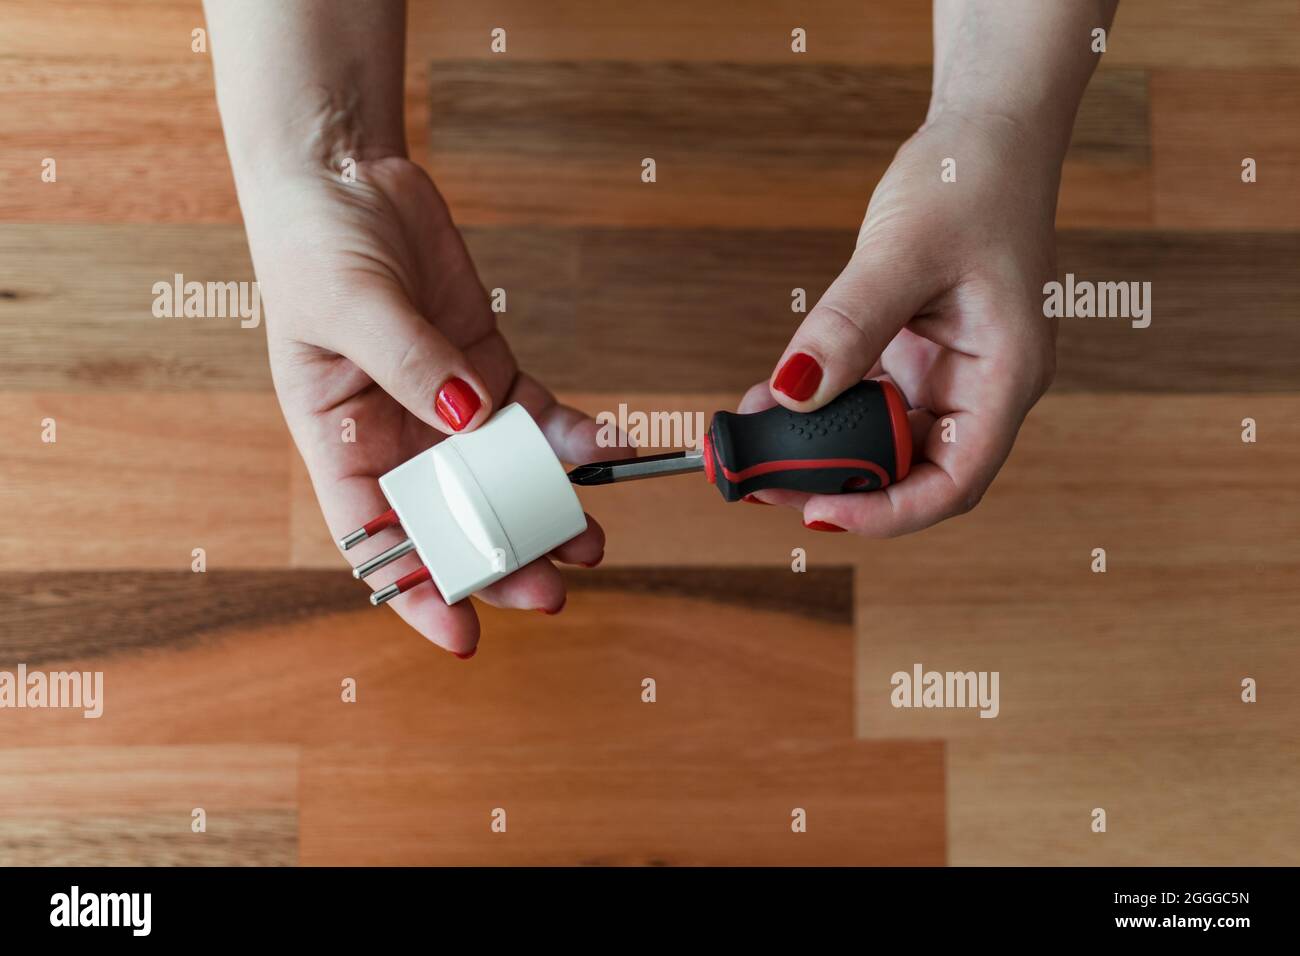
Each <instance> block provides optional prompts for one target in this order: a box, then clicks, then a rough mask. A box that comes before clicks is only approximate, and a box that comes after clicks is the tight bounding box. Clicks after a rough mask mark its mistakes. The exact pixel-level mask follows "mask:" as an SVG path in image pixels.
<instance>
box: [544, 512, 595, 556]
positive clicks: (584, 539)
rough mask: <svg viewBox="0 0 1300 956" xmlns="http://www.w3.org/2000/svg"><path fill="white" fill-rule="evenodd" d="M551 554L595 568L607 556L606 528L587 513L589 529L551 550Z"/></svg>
mask: <svg viewBox="0 0 1300 956" xmlns="http://www.w3.org/2000/svg"><path fill="white" fill-rule="evenodd" d="M551 556H552V557H553V558H555V560H557V561H563V562H564V563H565V564H580V565H582V566H583V567H584V568H594V567H595V566H596V565H598V564H600V560H601V558H603V557H604V556H605V529H604V528H602V527H601V526H600V525H598V524H597V523H596V519H595V518H593V517H592V516H591V515H587V530H586V531H584V532H582V534H580V535H578V536H577V537H576V538H570V539H569V540H568V541H566V542H564V544H562V545H560V546H559V547H558V548H556V549H555V550H554V551H552V552H551Z"/></svg>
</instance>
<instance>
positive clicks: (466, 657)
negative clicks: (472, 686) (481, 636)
mask: <svg viewBox="0 0 1300 956" xmlns="http://www.w3.org/2000/svg"><path fill="white" fill-rule="evenodd" d="M452 653H453V654H455V655H456V656H457V657H459V658H460V659H461V660H462V661H467V660H469V659H470V658H471V657H473V656H474V655H475V654H477V653H478V645H477V644H475V645H474V646H473V647H472V648H471V649H470V650H468V651H466V652H465V653H464V654H456V652H455V651H452Z"/></svg>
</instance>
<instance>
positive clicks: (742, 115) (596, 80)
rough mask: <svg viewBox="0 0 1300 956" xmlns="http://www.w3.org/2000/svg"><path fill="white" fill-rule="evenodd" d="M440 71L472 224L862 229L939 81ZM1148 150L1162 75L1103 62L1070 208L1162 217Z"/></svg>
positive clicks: (724, 72) (800, 74) (725, 73)
mask: <svg viewBox="0 0 1300 956" xmlns="http://www.w3.org/2000/svg"><path fill="white" fill-rule="evenodd" d="M430 84H431V96H432V100H433V102H432V107H431V118H432V122H433V127H432V130H431V133H430V135H431V143H432V146H431V148H432V154H431V160H430V162H431V164H432V168H433V174H434V177H435V179H437V180H438V182H439V184H440V185H441V187H442V189H443V191H444V193H445V194H446V195H447V197H448V201H449V203H450V205H451V207H452V210H453V213H454V214H455V215H456V217H457V219H458V221H460V222H462V223H466V224H499V223H516V224H534V223H546V224H556V223H563V224H599V225H655V226H679V227H682V226H711V227H712V226H717V227H726V228H739V227H759V228H835V227H839V228H852V229H855V230H856V228H857V226H858V225H859V224H860V222H861V219H862V214H863V212H864V210H865V208H866V201H867V199H868V198H869V197H870V195H871V191H872V189H873V188H874V185H875V183H876V181H877V180H878V179H879V177H880V176H881V175H882V174H883V173H884V171H885V169H886V168H887V167H888V165H889V163H890V161H891V160H892V159H893V156H894V153H895V151H896V150H897V148H898V147H899V145H900V144H901V143H902V142H903V141H904V140H905V139H907V137H908V136H910V135H911V134H912V133H913V132H915V130H916V129H917V127H919V126H920V124H921V122H922V121H923V120H924V118H925V113H926V106H927V103H928V101H929V95H930V76H929V71H928V70H927V69H924V68H886V67H855V66H839V65H796V64H791V65H789V66H786V67H784V68H781V69H779V70H773V69H772V68H771V67H768V66H755V65H749V64H739V63H703V64H694V63H688V62H673V63H628V62H613V61H609V62H592V63H573V62H559V63H530V62H512V63H510V64H508V65H506V64H501V63H484V62H479V61H473V60H466V61H459V62H440V63H434V64H432V65H431V67H430ZM488 118H490V121H489V119H488ZM647 156H650V157H653V158H654V159H655V162H656V164H657V181H656V182H655V183H652V184H647V183H643V182H642V181H641V179H640V174H641V161H642V159H643V158H645V157H647ZM1148 165H1149V151H1148V141H1147V105H1146V79H1145V75H1144V74H1143V73H1142V72H1141V71H1135V70H1109V69H1108V70H1102V71H1100V72H1099V74H1098V76H1097V78H1096V79H1095V81H1094V83H1093V84H1092V86H1091V87H1090V88H1089V92H1088V94H1087V96H1086V97H1085V99H1084V104H1083V106H1082V107H1081V109H1080V118H1079V124H1078V130H1077V132H1076V135H1075V139H1074V145H1073V147H1072V149H1071V153H1070V159H1069V163H1068V167H1069V170H1070V175H1069V176H1068V177H1067V180H1066V183H1067V186H1068V187H1069V189H1071V190H1080V189H1088V194H1076V193H1075V192H1071V193H1070V194H1069V195H1067V196H1066V197H1064V198H1063V201H1062V204H1061V207H1060V216H1061V219H1062V222H1063V223H1065V224H1074V222H1073V221H1072V220H1073V219H1074V218H1076V217H1077V219H1078V220H1079V221H1080V222H1082V223H1088V224H1091V223H1096V222H1097V221H1098V218H1097V217H1098V215H1099V212H1098V209H1099V208H1100V209H1102V210H1105V212H1106V214H1108V215H1110V216H1111V217H1112V218H1111V219H1109V220H1106V221H1107V223H1108V224H1109V225H1112V226H1123V225H1140V224H1143V223H1146V222H1148V221H1149V208H1148V205H1149V204H1148V201H1147V179H1146V171H1147V167H1148ZM1098 168H1100V169H1101V170H1104V171H1105V172H1106V173H1108V174H1109V175H1108V176H1107V179H1106V181H1105V183H1104V184H1101V183H1098V182H1097V180H1098V174H1097V173H1095V172H1091V171H1093V170H1096V169H1098ZM539 177H544V178H545V180H546V183H547V188H546V189H544V190H539V189H538V188H537V182H538V178H539ZM1095 186H1102V188H1101V190H1100V192H1101V194H1102V196H1103V201H1102V202H1100V203H1098V202H1097V201H1096V199H1095V198H1094V197H1093V196H1092V195H1091V193H1092V192H1093V191H1094V190H1093V189H1092V187H1095ZM1115 219H1118V221H1115Z"/></svg>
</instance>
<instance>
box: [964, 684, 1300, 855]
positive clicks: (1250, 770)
mask: <svg viewBox="0 0 1300 956" xmlns="http://www.w3.org/2000/svg"><path fill="white" fill-rule="evenodd" d="M1240 706H1242V707H1246V706H1247V705H1244V704H1243V705H1240ZM1255 706H1259V707H1263V706H1264V705H1263V704H1262V703H1261V704H1259V705H1255ZM984 723H989V721H984ZM1291 726H1292V727H1294V723H1292V725H1291ZM948 768H949V773H950V783H949V807H950V812H949V821H950V823H949V825H950V828H951V830H950V839H951V850H950V852H949V862H950V863H951V864H953V865H956V866H970V865H979V866H1026V865H1032V866H1162V867H1166V866H1295V865H1297V863H1300V853H1298V852H1297V849H1296V848H1297V847H1298V846H1300V825H1298V824H1297V818H1296V815H1295V813H1294V812H1293V808H1294V801H1293V800H1292V799H1291V795H1292V794H1293V793H1294V792H1295V787H1296V785H1297V783H1300V779H1298V778H1300V771H1297V766H1296V759H1295V735H1294V733H1293V732H1291V730H1290V729H1287V730H1285V731H1283V732H1281V733H1277V732H1267V731H1262V730H1259V729H1254V730H1250V731H1245V732H1231V731H1215V730H1208V731H1207V730H1203V729H1198V730H1195V731H1189V732H1187V733H1183V734H1179V735H1177V736H1175V737H1172V738H1171V737H1170V736H1169V735H1156V736H1147V735H1139V734H1132V733H1120V732H1117V731H1115V730H1111V729H1109V728H1105V727H1102V726H1096V727H1095V729H1094V730H1093V732H1091V733H1087V734H1080V735H1075V736H1069V737H1058V738H1056V739H1055V740H1050V741H1049V740H1048V739H1047V738H1045V737H1044V738H1039V739H1038V740H1035V741H1032V742H1031V741H1023V742H1017V743H1016V744H1015V745H1008V744H1007V743H1006V742H993V741H975V740H961V741H956V742H953V743H950V744H949V745H948ZM1097 807H1100V808H1102V809H1104V810H1105V811H1106V832H1105V833H1093V832H1092V830H1091V824H1092V811H1093V809H1094V808H1097Z"/></svg>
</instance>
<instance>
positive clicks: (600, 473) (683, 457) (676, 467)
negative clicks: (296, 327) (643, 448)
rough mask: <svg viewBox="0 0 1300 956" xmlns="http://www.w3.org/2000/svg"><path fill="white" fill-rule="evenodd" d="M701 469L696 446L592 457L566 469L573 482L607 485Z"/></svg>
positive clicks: (699, 452)
mask: <svg viewBox="0 0 1300 956" xmlns="http://www.w3.org/2000/svg"><path fill="white" fill-rule="evenodd" d="M703 470H704V453H703V452H702V451H700V450H699V449H694V450H691V451H675V452H670V453H668V454H666V455H646V456H645V457H643V458H623V459H620V460H619V461H594V462H592V463H591V464H589V465H579V466H578V467H577V468H575V469H573V471H571V472H569V480H570V481H571V482H573V483H574V484H575V485H608V484H613V483H614V482H616V481H636V480H638V479H641V478H659V477H662V476H663V475H682V474H686V473H687V472H692V471H703Z"/></svg>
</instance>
